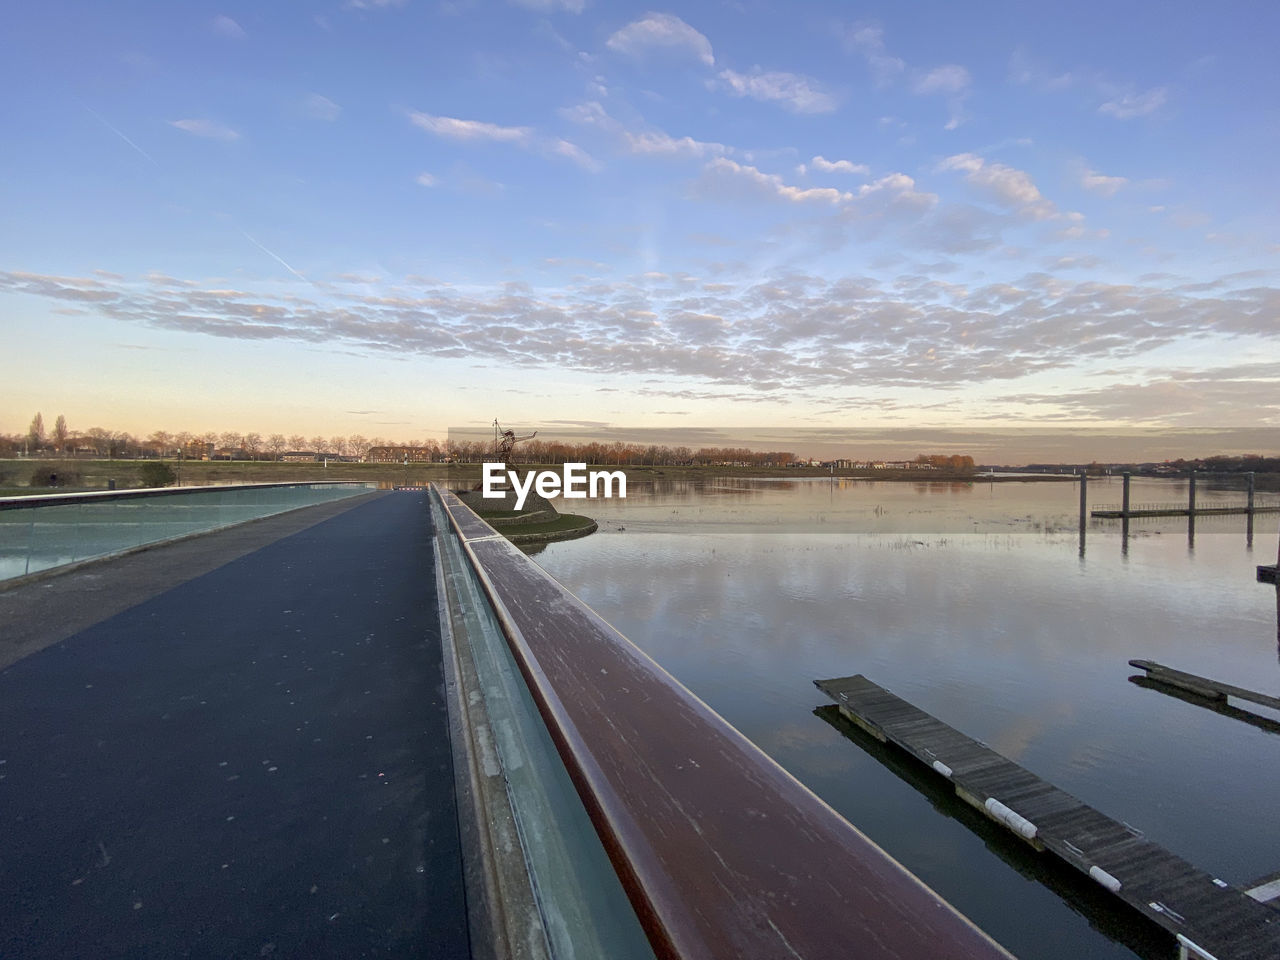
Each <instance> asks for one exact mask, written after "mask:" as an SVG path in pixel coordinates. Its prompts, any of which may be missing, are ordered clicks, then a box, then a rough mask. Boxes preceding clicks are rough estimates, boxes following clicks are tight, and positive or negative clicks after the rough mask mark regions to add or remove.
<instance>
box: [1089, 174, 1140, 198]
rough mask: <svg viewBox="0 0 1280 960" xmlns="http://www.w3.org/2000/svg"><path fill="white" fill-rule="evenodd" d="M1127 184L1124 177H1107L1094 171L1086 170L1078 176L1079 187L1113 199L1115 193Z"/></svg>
mask: <svg viewBox="0 0 1280 960" xmlns="http://www.w3.org/2000/svg"><path fill="white" fill-rule="evenodd" d="M1128 182H1129V181H1128V179H1127V178H1126V177H1107V176H1104V175H1103V174H1101V173H1098V172H1097V171H1096V170H1086V171H1085V172H1084V173H1083V174H1081V176H1080V186H1082V187H1084V188H1085V189H1086V190H1088V191H1089V192H1090V193H1096V194H1099V195H1100V196H1104V197H1114V196H1115V195H1116V191H1117V190H1119V189H1120V188H1121V187H1123V186H1124V185H1125V184H1126V183H1128Z"/></svg>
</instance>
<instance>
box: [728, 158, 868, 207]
mask: <svg viewBox="0 0 1280 960" xmlns="http://www.w3.org/2000/svg"><path fill="white" fill-rule="evenodd" d="M705 173H706V174H707V175H708V178H709V180H710V181H711V182H712V183H714V182H715V181H717V180H719V181H726V180H731V181H734V182H737V183H740V184H744V185H746V186H748V187H750V188H752V189H754V190H756V191H758V192H762V193H764V194H766V195H768V196H771V197H774V198H776V199H779V200H786V201H788V202H790V203H808V202H818V203H826V204H837V203H842V202H845V201H848V200H852V199H853V194H852V193H848V192H846V191H844V190H836V189H834V188H832V187H797V186H793V185H790V184H788V183H786V182H784V181H783V179H782V177H780V176H778V175H777V174H773V173H764V172H762V171H761V170H759V169H758V168H757V167H753V166H749V165H747V164H743V163H737V162H735V161H733V160H730V159H728V158H727V157H719V158H717V159H715V160H712V161H711V162H710V163H708V164H707V166H706V168H705Z"/></svg>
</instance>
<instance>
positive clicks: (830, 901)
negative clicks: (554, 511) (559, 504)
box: [442, 493, 1010, 960]
mask: <svg viewBox="0 0 1280 960" xmlns="http://www.w3.org/2000/svg"><path fill="white" fill-rule="evenodd" d="M442 498H443V501H444V504H445V508H446V510H447V512H448V514H449V518H450V524H451V526H452V529H453V534H454V535H455V536H456V537H458V539H459V540H460V541H461V543H462V545H463V548H464V550H465V552H466V555H467V557H468V558H469V560H470V562H471V564H472V567H473V569H474V571H475V573H476V576H477V578H478V579H479V581H480V583H481V584H482V586H483V588H484V591H485V593H486V595H487V598H488V601H489V603H490V604H491V605H492V607H493V610H494V612H495V614H496V615H497V619H498V622H499V624H500V625H501V627H502V630H503V633H504V634H505V636H506V640H507V643H508V645H509V646H510V649H511V652H512V655H513V656H514V658H515V661H516V663H517V665H518V666H519V668H520V672H521V674H522V675H523V677H524V680H525V682H526V684H527V685H528V687H529V691H530V693H531V694H532V697H533V700H534V702H535V704H536V705H537V708H538V711H539V713H540V714H541V716H542V718H543V721H544V722H545V723H546V725H547V728H548V730H549V732H550V733H551V736H552V738H553V740H554V741H555V744H556V747H557V750H558V751H559V753H560V756H561V759H562V760H563V761H564V764H565V766H566V768H567V769H568V771H569V774H570V776H571V777H572V779H573V782H574V785H575V787H576V788H577V791H578V794H579V796H580V797H581V798H582V801H583V804H584V805H585V806H586V808H587V811H588V813H589V815H590V816H591V820H592V822H593V823H594V824H595V827H596V830H597V832H598V833H599V834H600V838H601V840H602V842H603V843H604V846H605V849H606V850H607V851H608V854H609V857H610V860H611V861H612V863H613V866H614V869H615V870H616V871H617V873H618V875H619V878H620V879H621V880H622V884H623V887H624V889H625V890H626V892H627V895H628V897H629V898H630V900H631V903H632V906H633V907H634V908H635V911H636V914H637V916H638V917H639V919H640V922H641V925H642V927H643V928H644V930H645V932H646V934H647V935H648V937H649V940H650V943H651V944H652V946H653V949H654V952H655V954H656V955H657V956H659V957H663V958H679V960H694V958H726V960H727V958H734V960H737V958H740V957H752V958H760V960H769V958H778V960H796V958H797V957H802V958H814V960H817V958H824V960H825V958H829V957H834V956H857V957H865V958H884V960H887V958H907V957H924V956H927V957H931V958H960V957H965V958H997V957H1000V958H1008V957H1009V956H1010V955H1009V954H1008V953H1007V952H1006V951H1005V950H1004V949H1003V948H1001V947H1000V946H999V945H998V944H996V943H995V942H994V941H993V940H991V939H990V938H989V937H988V936H987V935H986V934H984V933H983V932H982V931H981V930H979V929H978V928H977V927H975V926H974V925H973V924H972V923H970V922H969V921H968V920H967V919H965V918H964V917H963V916H961V915H960V914H959V913H958V912H957V911H956V910H955V909H954V908H953V907H951V906H950V905H949V904H947V903H946V902H945V901H944V900H942V899H941V898H940V897H939V896H938V895H937V894H936V893H935V892H934V891H933V890H931V889H929V888H928V887H927V886H925V885H924V884H923V883H922V882H921V881H920V880H919V879H917V878H916V877H915V876H913V875H912V874H911V873H909V872H908V871H907V870H906V869H905V868H903V867H902V866H901V865H900V864H898V863H897V862H896V861H895V860H893V859H892V858H891V857H890V856H889V855H888V854H887V853H885V852H884V851H883V850H882V849H880V848H879V847H878V846H876V845H875V844H874V843H873V842H872V841H871V840H869V839H868V838H867V837H866V836H865V835H863V834H862V833H861V832H859V831H858V830H857V829H856V828H855V827H853V826H852V825H851V824H850V823H849V822H848V821H846V820H845V819H844V818H843V817H841V816H840V815H839V814H838V813H836V812H835V811H834V810H833V809H832V808H831V807H829V806H828V805H827V804H825V803H824V802H823V801H822V800H820V799H819V798H818V797H817V796H815V795H814V794H813V793H812V792H811V791H809V790H808V788H806V787H805V786H804V785H802V784H801V783H800V782H799V781H798V780H796V779H795V778H793V777H792V776H791V775H790V774H788V773H787V772H786V771H785V770H783V769H782V768H781V767H780V766H779V765H778V764H777V763H775V762H774V761H773V760H772V759H771V758H769V757H768V756H767V755H765V754H764V753H763V752H762V751H761V750H760V749H759V748H758V747H756V746H755V745H754V744H753V743H751V742H750V741H749V740H747V739H746V738H745V737H744V736H743V735H742V734H741V733H739V732H738V731H737V730H736V729H734V728H733V727H732V726H731V725H730V724H728V723H727V722H726V721H725V720H724V719H723V718H722V717H720V716H719V714H717V713H715V712H714V711H713V710H712V709H711V708H710V707H708V706H707V705H706V704H705V703H703V702H702V701H701V700H699V699H698V698H697V697H696V696H694V695H693V694H692V693H690V692H689V690H687V689H686V688H685V687H683V686H682V685H681V684H680V683H679V682H678V681H677V680H675V678H673V677H672V676H671V675H670V674H668V673H667V672H666V671H664V670H663V669H662V668H661V667H660V666H659V665H658V664H657V663H655V662H654V661H653V660H651V659H650V658H649V657H647V656H646V655H645V654H644V653H642V652H641V651H640V650H639V649H637V648H636V647H635V646H634V645H632V644H631V642H630V641H628V640H627V639H626V638H625V637H624V636H622V634H620V633H619V632H618V631H617V630H615V629H614V628H613V627H612V626H610V625H609V624H608V623H606V622H605V621H604V620H603V619H601V617H600V616H599V615H598V614H596V613H595V612H594V611H593V610H591V609H590V608H589V607H588V606H586V604H584V603H582V601H580V600H579V599H578V598H577V597H575V596H574V595H573V594H572V593H570V592H569V591H568V590H567V589H565V587H563V586H562V585H561V584H559V583H558V582H557V581H555V580H554V579H553V578H552V577H551V576H550V575H548V574H547V573H546V572H544V571H543V570H542V568H541V567H539V566H538V565H537V564H536V563H534V561H533V560H531V559H530V558H529V557H527V556H526V555H525V554H523V553H521V552H520V551H519V549H517V548H516V547H515V546H513V545H512V544H511V543H510V542H509V541H507V540H506V539H505V538H504V537H502V536H501V535H499V534H498V533H497V532H496V531H495V530H494V529H493V528H492V527H490V526H489V525H488V524H487V523H485V522H484V521H483V520H481V519H480V518H479V517H478V516H477V515H476V514H475V513H474V512H473V511H471V510H470V509H469V508H468V507H466V506H465V505H464V504H463V503H462V502H461V501H460V500H459V499H458V498H457V497H455V496H453V495H452V494H449V493H444V494H443V495H442Z"/></svg>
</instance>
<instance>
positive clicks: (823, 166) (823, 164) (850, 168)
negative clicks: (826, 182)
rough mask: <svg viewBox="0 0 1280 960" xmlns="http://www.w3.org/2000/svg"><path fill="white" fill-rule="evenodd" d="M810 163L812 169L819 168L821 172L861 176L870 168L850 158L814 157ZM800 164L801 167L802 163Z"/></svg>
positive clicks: (866, 173) (869, 170)
mask: <svg viewBox="0 0 1280 960" xmlns="http://www.w3.org/2000/svg"><path fill="white" fill-rule="evenodd" d="M810 164H811V165H812V167H813V169H814V170H821V171H822V172H823V173H854V174H861V175H862V176H867V175H868V174H870V173H871V168H870V167H868V166H867V165H866V164H865V163H854V162H853V161H851V160H828V159H826V158H825V157H814V158H813V160H811V161H810ZM801 166H802V167H803V164H802V165H801ZM801 172H803V170H802V171H801Z"/></svg>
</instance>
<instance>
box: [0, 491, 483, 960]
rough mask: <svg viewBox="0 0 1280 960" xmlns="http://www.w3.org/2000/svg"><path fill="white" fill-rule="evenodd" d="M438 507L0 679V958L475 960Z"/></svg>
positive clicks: (228, 573)
mask: <svg viewBox="0 0 1280 960" xmlns="http://www.w3.org/2000/svg"><path fill="white" fill-rule="evenodd" d="M425 499H426V495H425V494H424V493H395V494H388V495H386V496H382V497H378V498H375V499H373V500H371V501H369V502H366V503H362V504H360V505H358V506H356V507H354V508H353V509H350V510H348V511H346V512H343V513H341V514H339V515H338V516H334V517H332V518H330V519H327V520H325V521H323V522H321V523H319V524H316V525H315V526H312V527H309V528H308V529H305V530H303V531H301V532H299V533H295V534H293V535H291V536H287V537H285V538H284V539H281V540H278V541H276V542H274V543H271V544H269V545H267V546H264V547H262V548H261V549H258V550H256V551H255V552H252V553H249V554H247V555H245V556H243V557H240V558H239V559H236V560H233V561H232V562H230V563H227V564H226V565H224V566H221V567H218V568H217V569H214V570H212V571H211V572H208V573H205V574H203V575H201V576H198V577H196V578H195V579H192V580H189V581H187V582H185V583H182V584H180V585H178V586H175V587H173V588H171V589H168V590H166V591H165V592H163V593H161V594H159V595H157V596H155V597H152V598H151V599H148V600H146V601H144V602H142V603H141V604H139V605H137V606H135V607H132V608H131V609H127V610H124V611H123V612H120V613H118V614H116V615H114V616H112V617H110V618H109V619H106V620H103V621H102V622H100V623H97V624H95V625H93V626H90V627H88V628H86V629H84V630H81V631H80V632H78V633H76V634H75V635H74V636H71V637H70V638H68V639H66V640H63V641H62V642H60V643H57V644H55V645H53V646H50V647H48V648H46V649H44V650H41V651H39V652H38V653H34V654H32V655H30V656H28V657H26V658H25V659H22V660H19V661H18V662H17V663H14V664H13V665H11V666H9V667H8V668H7V669H5V670H3V671H2V672H0V958H4V960H16V958H54V957H56V958H67V957H75V958H85V960H89V958H105V957H121V958H123V957H130V958H134V957H209V958H213V957H217V958H224V957H273V958H280V957H299V958H302V957H306V958H322V957H440V958H453V957H466V956H468V948H467V936H466V916H465V904H464V900H463V893H462V879H461V864H460V860H459V849H458V839H457V827H456V818H455V810H454V798H453V776H452V770H451V759H450V755H449V739H448V730H447V720H446V715H445V705H444V699H443V681H442V674H441V666H440V637H439V622H438V618H437V611H436V591H435V579H434V577H433V575H432V555H431V550H432V547H431V542H430V539H429V532H430V526H429V525H430V518H429V514H428V511H427V509H426V503H425ZM212 536H218V535H217V534H214V535H212ZM54 596H55V597H56V590H55V591H54ZM51 602H56V600H55V601H51Z"/></svg>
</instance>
